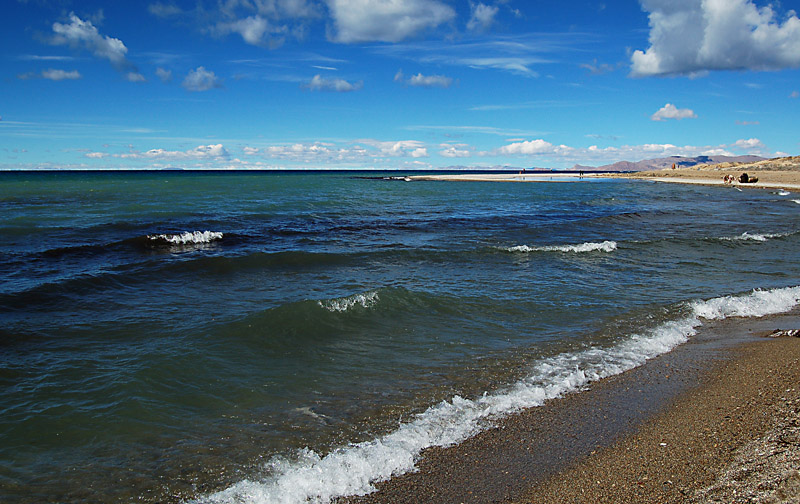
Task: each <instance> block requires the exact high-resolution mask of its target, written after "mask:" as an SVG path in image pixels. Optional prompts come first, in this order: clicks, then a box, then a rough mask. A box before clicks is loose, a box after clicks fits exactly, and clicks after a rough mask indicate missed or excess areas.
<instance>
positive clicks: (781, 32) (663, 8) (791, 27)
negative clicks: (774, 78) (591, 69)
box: [631, 0, 800, 77]
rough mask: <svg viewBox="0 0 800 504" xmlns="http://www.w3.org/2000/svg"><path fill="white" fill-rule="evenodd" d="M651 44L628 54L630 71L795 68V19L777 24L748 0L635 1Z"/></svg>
mask: <svg viewBox="0 0 800 504" xmlns="http://www.w3.org/2000/svg"><path fill="white" fill-rule="evenodd" d="M640 2H641V4H642V7H643V8H644V9H645V10H646V11H647V12H649V13H650V14H649V17H650V47H649V48H648V49H647V50H646V51H635V52H634V53H633V55H632V56H631V75H632V76H635V77H647V76H653V75H693V74H695V75H696V74H699V73H702V72H705V71H709V70H777V69H781V68H795V67H798V66H800V19H798V17H797V14H796V13H795V12H794V11H789V13H788V14H787V15H786V18H785V19H784V20H783V22H781V21H780V20H779V19H777V15H776V13H775V11H774V10H773V9H772V7H771V6H770V5H767V6H765V7H758V6H757V5H755V4H754V3H753V2H752V0H681V1H675V0H640Z"/></svg>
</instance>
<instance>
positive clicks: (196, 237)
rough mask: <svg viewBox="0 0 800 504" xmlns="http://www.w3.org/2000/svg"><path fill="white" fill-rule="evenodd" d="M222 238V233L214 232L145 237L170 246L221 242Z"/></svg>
mask: <svg viewBox="0 0 800 504" xmlns="http://www.w3.org/2000/svg"><path fill="white" fill-rule="evenodd" d="M222 236H223V235H222V233H219V232H216V231H187V232H185V233H180V234H159V235H147V238H148V239H149V240H151V241H153V242H160V243H164V244H170V245H196V244H204V243H211V242H213V241H216V240H221V239H222Z"/></svg>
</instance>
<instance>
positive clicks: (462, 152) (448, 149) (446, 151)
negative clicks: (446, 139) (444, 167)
mask: <svg viewBox="0 0 800 504" xmlns="http://www.w3.org/2000/svg"><path fill="white" fill-rule="evenodd" d="M439 147H440V148H441V149H442V150H440V151H439V155H440V156H443V157H446V158H465V157H470V156H471V155H472V152H470V151H469V150H468V149H467V147H469V146H468V145H466V144H456V145H450V144H442V145H440V146H439Z"/></svg>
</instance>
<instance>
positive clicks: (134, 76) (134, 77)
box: [125, 72, 147, 82]
mask: <svg viewBox="0 0 800 504" xmlns="http://www.w3.org/2000/svg"><path fill="white" fill-rule="evenodd" d="M125 80H126V81H128V82H147V79H145V78H144V75H142V74H140V73H139V72H128V73H126V74H125Z"/></svg>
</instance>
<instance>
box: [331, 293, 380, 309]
mask: <svg viewBox="0 0 800 504" xmlns="http://www.w3.org/2000/svg"><path fill="white" fill-rule="evenodd" d="M378 301H379V298H378V292H377V291H370V292H364V293H362V294H354V295H352V296H347V297H341V298H334V299H326V300H323V301H317V304H318V305H319V306H321V307H322V308H325V309H326V310H328V311H330V312H346V311H348V310H350V309H352V308H354V307H356V306H360V307H362V308H372V307H373V306H375V304H376V303H377V302H378Z"/></svg>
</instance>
